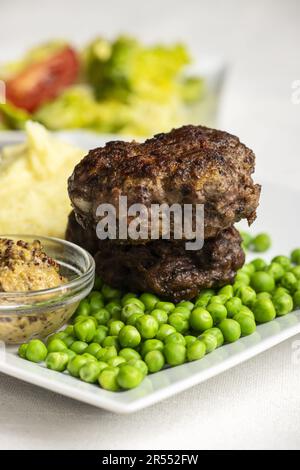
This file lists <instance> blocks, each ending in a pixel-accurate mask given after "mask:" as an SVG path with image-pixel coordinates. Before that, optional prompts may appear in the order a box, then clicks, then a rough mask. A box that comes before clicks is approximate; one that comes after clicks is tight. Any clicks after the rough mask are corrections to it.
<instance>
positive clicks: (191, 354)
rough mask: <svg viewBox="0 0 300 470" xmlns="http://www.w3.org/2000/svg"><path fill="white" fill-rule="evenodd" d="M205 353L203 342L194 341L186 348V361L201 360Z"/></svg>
mask: <svg viewBox="0 0 300 470" xmlns="http://www.w3.org/2000/svg"><path fill="white" fill-rule="evenodd" d="M205 353H206V345H205V343H204V341H199V340H196V341H195V342H194V343H193V344H190V345H189V346H188V347H187V351H186V356H187V360H188V361H197V360H198V359H202V357H203V356H205Z"/></svg>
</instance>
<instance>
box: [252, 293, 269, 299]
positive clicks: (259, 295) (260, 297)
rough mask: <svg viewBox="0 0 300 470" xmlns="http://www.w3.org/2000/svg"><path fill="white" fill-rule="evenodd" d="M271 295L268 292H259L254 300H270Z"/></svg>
mask: <svg viewBox="0 0 300 470" xmlns="http://www.w3.org/2000/svg"><path fill="white" fill-rule="evenodd" d="M271 298H272V295H271V294H270V292H259V293H258V294H257V296H256V299H257V300H258V299H271Z"/></svg>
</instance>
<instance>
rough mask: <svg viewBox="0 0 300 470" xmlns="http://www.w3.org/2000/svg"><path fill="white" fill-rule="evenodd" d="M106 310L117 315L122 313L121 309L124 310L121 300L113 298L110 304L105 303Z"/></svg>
mask: <svg viewBox="0 0 300 470" xmlns="http://www.w3.org/2000/svg"><path fill="white" fill-rule="evenodd" d="M105 308H106V310H108V312H109V313H110V314H111V315H116V314H120V315H121V310H122V305H121V300H111V301H110V302H108V304H106V305H105Z"/></svg>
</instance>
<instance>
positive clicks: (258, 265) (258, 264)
mask: <svg viewBox="0 0 300 470" xmlns="http://www.w3.org/2000/svg"><path fill="white" fill-rule="evenodd" d="M273 261H275V260H273ZM251 264H252V266H254V268H255V271H263V270H264V269H265V267H266V266H267V263H266V262H265V260H263V259H262V258H256V259H254V260H252V261H251Z"/></svg>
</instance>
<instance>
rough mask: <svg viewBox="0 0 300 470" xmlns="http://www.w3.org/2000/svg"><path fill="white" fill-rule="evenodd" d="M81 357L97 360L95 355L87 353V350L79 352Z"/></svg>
mask: <svg viewBox="0 0 300 470" xmlns="http://www.w3.org/2000/svg"><path fill="white" fill-rule="evenodd" d="M81 356H82V357H85V358H86V359H88V360H89V361H97V359H96V357H95V356H93V355H92V354H89V353H87V352H84V353H83V354H81Z"/></svg>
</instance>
